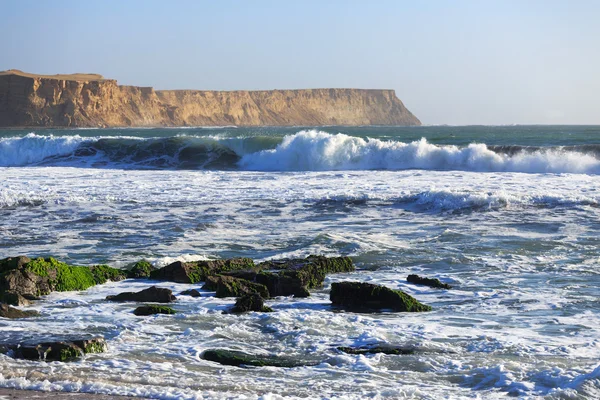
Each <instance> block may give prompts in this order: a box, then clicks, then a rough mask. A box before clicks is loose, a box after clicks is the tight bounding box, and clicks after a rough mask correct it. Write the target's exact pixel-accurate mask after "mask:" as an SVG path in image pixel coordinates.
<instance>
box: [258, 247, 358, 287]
mask: <svg viewBox="0 0 600 400" xmlns="http://www.w3.org/2000/svg"><path fill="white" fill-rule="evenodd" d="M258 267H259V268H260V269H261V270H280V271H281V272H284V273H286V274H287V275H288V276H290V277H292V276H293V277H297V278H298V279H299V280H300V281H301V282H302V283H303V285H304V286H305V287H307V288H308V289H312V288H317V287H320V286H322V285H323V281H324V280H325V276H326V275H327V274H333V273H340V272H352V271H354V270H355V268H354V265H353V264H352V260H351V259H350V257H325V256H315V255H311V256H308V257H306V258H297V259H283V260H275V261H265V262H263V263H260V264H259V265H258Z"/></svg>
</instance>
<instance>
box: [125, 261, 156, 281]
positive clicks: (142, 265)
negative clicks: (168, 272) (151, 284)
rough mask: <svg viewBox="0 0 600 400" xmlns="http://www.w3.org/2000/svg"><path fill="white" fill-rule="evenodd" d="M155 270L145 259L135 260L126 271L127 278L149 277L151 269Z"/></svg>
mask: <svg viewBox="0 0 600 400" xmlns="http://www.w3.org/2000/svg"><path fill="white" fill-rule="evenodd" d="M154 270H156V268H154V267H153V266H152V264H150V263H149V262H148V261H146V260H141V261H138V262H136V263H135V264H134V265H133V267H132V268H131V269H130V270H129V271H128V272H127V277H128V278H133V279H139V278H150V274H151V273H152V271H154Z"/></svg>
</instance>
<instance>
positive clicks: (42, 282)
mask: <svg viewBox="0 0 600 400" xmlns="http://www.w3.org/2000/svg"><path fill="white" fill-rule="evenodd" d="M0 271H1V272H0V293H2V294H3V293H6V292H14V293H18V294H20V295H22V296H24V297H27V296H41V295H45V294H49V293H51V292H53V291H59V292H64V291H71V290H85V289H87V288H89V287H92V286H95V285H97V284H101V283H105V282H106V281H108V280H112V281H118V280H121V279H124V278H125V273H124V272H123V271H121V270H119V269H116V268H111V267H109V266H106V265H96V266H93V267H89V268H88V267H80V266H74V265H68V264H66V263H63V262H60V261H57V260H56V259H54V258H52V257H49V258H45V259H44V258H36V259H34V260H29V259H28V258H27V257H16V258H7V259H4V260H0Z"/></svg>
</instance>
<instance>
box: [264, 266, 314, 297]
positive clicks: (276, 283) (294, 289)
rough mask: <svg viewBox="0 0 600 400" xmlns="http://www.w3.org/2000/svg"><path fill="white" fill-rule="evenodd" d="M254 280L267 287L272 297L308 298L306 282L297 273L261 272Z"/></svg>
mask: <svg viewBox="0 0 600 400" xmlns="http://www.w3.org/2000/svg"><path fill="white" fill-rule="evenodd" d="M254 280H255V281H256V282H257V283H260V284H262V285H265V286H266V287H267V289H269V293H271V296H272V297H277V296H294V297H308V296H310V292H309V291H308V289H307V287H306V286H307V285H306V282H305V281H304V280H303V279H302V278H301V277H300V276H299V275H298V273H297V272H295V271H279V272H260V273H258V274H256V277H255V278H254Z"/></svg>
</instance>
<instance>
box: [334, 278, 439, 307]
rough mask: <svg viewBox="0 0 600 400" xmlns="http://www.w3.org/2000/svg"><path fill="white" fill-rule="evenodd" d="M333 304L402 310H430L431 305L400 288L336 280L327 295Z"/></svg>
mask: <svg viewBox="0 0 600 400" xmlns="http://www.w3.org/2000/svg"><path fill="white" fill-rule="evenodd" d="M329 297H330V299H331V302H332V304H333V305H335V306H340V307H343V308H345V309H348V310H353V311H366V310H383V309H391V310H393V311H402V312H421V311H431V307H430V306H428V305H425V304H422V303H420V302H419V301H418V300H417V299H415V298H414V297H412V296H409V295H408V294H406V293H404V292H403V291H401V290H393V289H390V288H388V287H385V286H381V285H373V284H371V283H363V282H337V283H333V284H332V285H331V293H330V295H329Z"/></svg>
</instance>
